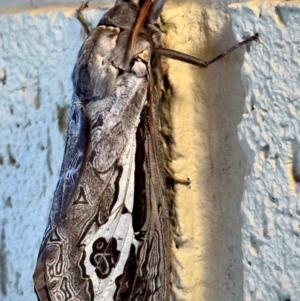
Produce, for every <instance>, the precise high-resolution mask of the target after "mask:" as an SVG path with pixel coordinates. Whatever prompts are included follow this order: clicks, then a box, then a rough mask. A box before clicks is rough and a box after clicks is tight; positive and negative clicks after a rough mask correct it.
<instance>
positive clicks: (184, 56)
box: [156, 34, 258, 68]
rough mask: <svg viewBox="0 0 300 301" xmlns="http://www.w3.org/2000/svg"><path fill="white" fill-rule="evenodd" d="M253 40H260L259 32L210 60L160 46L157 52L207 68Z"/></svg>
mask: <svg viewBox="0 0 300 301" xmlns="http://www.w3.org/2000/svg"><path fill="white" fill-rule="evenodd" d="M251 41H258V34H255V35H253V36H251V37H249V38H247V39H245V40H244V41H242V42H240V43H238V44H236V45H234V46H232V47H230V48H229V49H227V50H226V51H224V52H222V53H220V54H219V55H217V56H215V57H214V58H212V59H210V60H208V61H203V60H201V59H199V58H197V57H194V56H191V55H188V54H185V53H182V52H179V51H176V50H172V49H166V48H158V49H157V50H156V53H157V54H158V55H163V56H165V57H168V58H171V59H174V60H179V61H182V62H186V63H189V64H192V65H195V66H197V67H199V68H207V67H208V66H209V65H210V64H212V63H214V62H216V61H218V60H220V59H221V58H223V57H224V56H226V55H227V54H229V53H231V52H232V51H234V50H236V49H238V48H240V47H241V46H243V45H245V44H247V43H249V42H251Z"/></svg>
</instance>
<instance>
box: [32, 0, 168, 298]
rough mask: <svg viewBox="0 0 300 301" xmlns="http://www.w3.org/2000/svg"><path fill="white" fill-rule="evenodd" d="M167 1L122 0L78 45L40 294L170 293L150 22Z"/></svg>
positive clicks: (40, 267) (38, 275) (38, 272)
mask: <svg viewBox="0 0 300 301" xmlns="http://www.w3.org/2000/svg"><path fill="white" fill-rule="evenodd" d="M163 4H164V1H154V2H152V1H148V0H146V1H120V0H118V1H117V3H116V5H115V6H114V7H113V8H112V9H111V10H109V11H108V12H107V13H106V14H105V15H104V16H103V18H102V19H101V20H100V22H99V24H98V26H97V27H96V28H95V29H94V30H93V31H92V32H91V33H90V35H89V36H88V38H87V39H86V40H85V42H84V44H83V46H82V47H81V49H80V51H79V54H78V59H77V62H76V65H75V67H74V71H73V75H72V80H73V86H74V94H73V100H72V106H71V109H70V114H69V125H68V132H67V141H66V148H65V154H64V160H63V164H62V168H61V173H60V178H59V182H58V185H57V188H56V191H55V194H54V199H53V204H52V208H51V212H50V216H49V222H48V226H47V228H46V231H45V234H44V238H43V241H42V244H41V248H40V252H39V256H38V260H37V265H36V269H35V273H34V283H35V290H36V293H37V295H38V298H39V300H41V301H46V300H47V301H48V300H52V301H62V300H72V301H75V300H76V301H89V300H103V301H104V300H105V301H109V300H120V301H121V300H123V301H124V300H125V301H126V300H158V301H161V300H168V299H169V282H170V280H169V274H170V267H169V252H170V250H169V243H170V242H169V241H170V237H169V226H168V225H169V222H168V206H167V202H166V197H165V192H164V191H165V184H164V181H165V180H164V177H163V170H162V166H163V164H162V162H160V160H161V157H162V156H161V150H160V142H159V139H158V133H157V130H156V125H157V121H156V111H157V103H158V98H159V96H158V94H159V91H160V88H159V85H158V82H159V72H158V69H159V63H158V62H155V59H153V58H152V54H153V47H155V45H154V42H153V40H152V37H153V35H154V34H156V33H153V32H152V30H151V28H153V27H154V26H155V25H154V23H155V22H156V19H157V18H158V16H159V15H160V12H161V10H162V7H163ZM141 7H143V8H144V10H143V8H142V9H141ZM148 25H149V26H148ZM136 33H137V34H136ZM153 65H156V67H155V68H156V69H155V72H154V71H153Z"/></svg>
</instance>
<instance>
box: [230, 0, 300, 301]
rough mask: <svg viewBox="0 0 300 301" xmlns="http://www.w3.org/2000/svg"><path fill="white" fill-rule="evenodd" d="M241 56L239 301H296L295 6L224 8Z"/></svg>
mask: <svg viewBox="0 0 300 301" xmlns="http://www.w3.org/2000/svg"><path fill="white" fill-rule="evenodd" d="M231 12H232V16H233V28H234V30H235V32H236V35H237V37H238V38H240V37H242V36H244V35H246V34H247V33H248V32H249V31H253V32H258V33H259V34H260V39H261V42H260V43H258V44H257V45H255V46H254V47H253V48H251V52H250V53H247V54H246V56H245V62H244V65H243V69H242V78H243V82H244V85H245V87H246V90H247V95H246V103H245V113H244V114H243V119H242V122H241V123H240V125H239V140H240V143H241V145H242V146H243V148H244V150H245V152H246V154H247V157H248V162H249V168H248V171H247V176H246V179H245V188H244V189H245V190H244V195H243V201H242V215H243V229H242V238H243V239H242V241H243V264H244V294H245V300H246V301H250V300H251V301H254V300H255V301H264V300H281V301H287V300H292V301H296V300H300V286H299V283H300V237H299V235H300V203H299V196H300V195H299V194H300V186H299V184H300V176H299V175H300V165H299V158H300V157H299V155H300V144H299V141H300V140H299V139H300V138H299V134H300V115H299V112H300V102H299V99H300V89H299V79H300V34H299V32H300V2H299V1H289V2H283V1H280V2H279V1H277V2H276V1H272V3H266V2H249V3H247V4H244V5H243V6H241V5H233V6H231Z"/></svg>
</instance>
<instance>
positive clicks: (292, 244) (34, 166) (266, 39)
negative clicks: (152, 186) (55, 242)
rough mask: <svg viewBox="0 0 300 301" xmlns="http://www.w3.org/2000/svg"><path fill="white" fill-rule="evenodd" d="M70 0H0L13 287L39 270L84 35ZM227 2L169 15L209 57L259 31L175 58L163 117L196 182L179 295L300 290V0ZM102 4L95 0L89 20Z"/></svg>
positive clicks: (6, 234) (268, 294)
mask: <svg viewBox="0 0 300 301" xmlns="http://www.w3.org/2000/svg"><path fill="white" fill-rule="evenodd" d="M29 2H30V3H29ZM71 2H72V1H60V5H59V6H58V5H51V4H49V3H51V2H50V1H47V0H45V1H38V0H37V1H28V2H26V1H17V0H14V1H13V0H11V1H6V0H2V1H1V5H0V10H1V12H2V13H1V14H0V106H1V109H0V120H1V124H0V137H1V138H2V139H1V141H2V143H1V144H0V164H1V167H0V168H1V173H0V198H1V202H0V206H1V209H0V227H1V239H0V299H1V300H4V301H8V300H13V301H15V300H25V301H26V300H35V299H34V298H35V296H34V293H33V288H32V287H33V282H32V273H33V270H34V266H35V260H36V256H37V252H38V248H39V244H40V241H41V238H42V235H43V232H44V228H45V226H46V221H47V218H48V213H49V209H50V205H51V201H52V196H53V192H54V189H55V186H56V182H57V179H58V173H59V169H60V164H61V161H62V155H63V150H64V138H65V137H64V135H65V129H66V124H67V116H68V108H69V105H70V101H71V95H72V85H71V80H70V76H71V72H72V68H73V65H74V63H75V60H76V55H77V52H78V50H79V48H80V46H81V44H82V41H83V38H84V35H83V30H82V28H81V26H80V24H79V22H78V21H77V20H76V18H75V9H76V8H77V7H78V4H76V5H69V3H71ZM75 2H77V3H80V2H81V1H73V3H75ZM107 2H108V1H107ZM230 2H233V1H221V0H220V1H196V0H195V1H183V0H173V1H169V2H168V3H167V5H166V7H165V10H164V13H163V16H162V29H163V32H164V36H163V39H164V41H165V43H166V45H167V47H169V48H172V49H176V50H179V51H183V52H186V53H189V54H192V55H194V56H198V57H200V58H202V59H210V58H211V57H213V56H214V55H217V54H218V53H220V52H221V51H223V50H225V49H227V48H228V47H230V46H231V45H233V44H234V43H236V41H237V40H238V41H240V40H242V38H244V37H248V36H249V35H252V34H253V33H256V32H258V33H259V34H260V36H261V42H260V43H252V44H251V45H250V46H249V47H244V49H241V50H238V51H237V52H235V53H233V54H231V55H229V56H228V57H226V58H225V59H223V60H222V61H219V62H217V63H215V64H214V65H212V66H211V67H209V68H208V69H207V70H204V69H201V70H199V69H198V68H196V67H193V66H189V65H187V64H184V63H181V62H176V61H171V60H168V64H169V67H168V68H169V72H168V74H169V81H170V83H171V89H170V90H169V91H167V94H166V98H167V101H166V103H165V105H164V107H163V113H164V119H165V121H166V123H165V126H164V128H163V131H164V133H166V134H168V135H171V139H170V144H169V150H170V151H171V156H172V163H171V167H172V169H173V171H174V173H175V175H176V176H177V177H179V178H183V179H184V178H186V177H189V178H191V179H192V184H191V186H190V187H186V186H183V185H180V184H177V185H176V192H175V203H174V208H176V213H177V218H176V225H177V227H176V229H174V243H173V250H172V256H173V279H172V281H173V295H172V297H173V300H188V301H190V300H195V301H199V300H212V301H221V300H222V301H229V300H230V301H240V300H242V299H243V296H244V297H245V300H285V301H287V300H297V299H300V293H299V289H298V288H297V285H296V284H297V283H299V273H297V269H298V265H299V251H298V250H297V244H298V238H297V237H298V236H297V233H298V232H299V225H300V223H299V215H298V211H299V210H298V208H297V199H298V183H299V177H300V176H299V173H300V172H299V171H298V169H299V163H298V162H299V160H300V159H299V154H298V150H297V148H298V143H299V142H298V140H297V132H298V124H299V122H297V119H298V120H299V118H297V93H298V89H297V88H298V87H297V81H298V77H299V76H298V73H297V70H299V68H298V64H299V62H300V60H299V58H298V57H299V51H298V40H299V41H300V38H299V34H298V33H299V32H300V31H299V30H298V26H300V25H298V24H300V23H299V20H298V19H297V18H298V16H299V11H298V7H299V6H297V4H298V5H299V1H289V2H281V4H279V2H276V1H272V2H269V1H265V4H261V3H260V2H251V3H247V4H241V5H233V6H231V8H230V10H231V13H232V18H233V19H232V20H231V19H230V16H229V14H228V8H227V5H228V4H229V3H230ZM66 3H68V5H67V4H66ZM270 3H272V4H270ZM92 4H93V5H92V6H94V5H95V6H96V4H97V3H96V2H93V3H92ZM26 5H27V6H26ZM45 5H46V6H45ZM98 6H99V5H98ZM107 6H108V4H107V3H105V4H103V5H102V7H103V8H105V7H107ZM36 7H37V8H36ZM276 7H277V8H276ZM101 14H103V11H101V10H93V9H91V10H88V11H86V17H87V18H88V19H89V20H90V21H91V23H93V24H95V23H96V22H97V21H98V19H99V18H100V17H101ZM297 15H298V16H297ZM231 22H232V23H231ZM232 28H233V29H234V32H235V34H236V36H237V37H236V38H235V37H234V33H233V31H232ZM244 54H245V63H244V65H243V68H242V64H243V61H244ZM241 69H242V70H243V71H242V77H241ZM245 99H246V100H245ZM241 120H242V123H241V124H240V126H239V132H238V131H237V127H238V124H239V123H240V121H241ZM238 138H239V140H240V141H241V144H242V147H243V149H244V151H245V153H246V155H245V154H244V153H243V150H242V149H241V147H240V145H239V142H238ZM244 176H246V178H245V180H244ZM243 191H244V192H243ZM241 201H242V216H241V214H240V208H241ZM242 218H243V220H242ZM241 229H242V230H241ZM242 246H243V253H244V256H243V255H242ZM298 249H299V248H298ZM243 275H244V276H243ZM243 277H244V279H243ZM297 289H298V291H297ZM276 298H277V299H276Z"/></svg>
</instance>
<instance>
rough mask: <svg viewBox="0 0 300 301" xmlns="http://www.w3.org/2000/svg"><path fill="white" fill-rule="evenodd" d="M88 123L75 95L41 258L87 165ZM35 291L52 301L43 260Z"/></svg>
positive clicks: (38, 265)
mask: <svg viewBox="0 0 300 301" xmlns="http://www.w3.org/2000/svg"><path fill="white" fill-rule="evenodd" d="M88 130H89V125H88V121H87V119H86V117H85V115H84V113H83V112H82V110H81V109H80V108H79V106H78V97H77V95H76V94H75V93H74V95H73V99H72V105H71V108H70V111H69V123H68V129H67V139H66V146H65V151H64V159H63V162H62V166H61V171H60V175H59V181H58V183H57V186H56V190H55V192H54V197H53V202H52V207H51V211H50V215H49V219H48V225H47V227H46V230H45V233H44V237H43V240H42V243H41V247H40V251H39V256H40V254H41V252H42V250H43V249H44V247H45V243H46V240H47V237H48V236H49V234H50V233H51V232H54V229H55V227H56V224H57V222H58V221H59V220H60V219H61V218H63V215H64V214H65V210H66V208H67V207H68V206H69V204H70V202H71V199H72V196H73V194H74V191H75V188H76V185H77V182H78V180H79V177H80V173H81V170H82V167H83V165H84V161H85V156H86V151H87V145H88V137H89V135H88ZM33 278H34V282H35V290H36V292H37V294H38V296H39V298H40V300H43V301H44V300H45V301H48V300H51V299H50V296H49V295H48V292H47V289H46V287H47V284H46V281H45V279H46V278H45V271H44V266H43V263H42V261H41V260H38V262H37V266H36V269H35V272H34V276H33Z"/></svg>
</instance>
